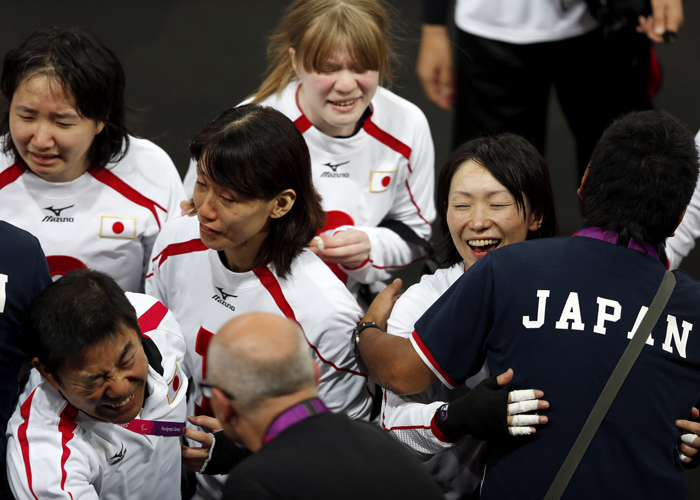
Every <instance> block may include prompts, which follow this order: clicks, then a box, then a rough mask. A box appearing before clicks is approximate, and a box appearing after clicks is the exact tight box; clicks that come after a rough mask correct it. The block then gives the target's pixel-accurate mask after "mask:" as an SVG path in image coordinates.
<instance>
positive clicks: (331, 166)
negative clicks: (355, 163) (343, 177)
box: [323, 160, 350, 172]
mask: <svg viewBox="0 0 700 500" xmlns="http://www.w3.org/2000/svg"><path fill="white" fill-rule="evenodd" d="M348 163H350V161H349V160H348V161H345V162H343V163H336V164H335V165H333V164H332V163H331V162H328V163H324V164H323V166H324V167H329V168H330V169H331V170H332V171H333V172H337V171H338V167H340V166H343V165H347V164H348Z"/></svg>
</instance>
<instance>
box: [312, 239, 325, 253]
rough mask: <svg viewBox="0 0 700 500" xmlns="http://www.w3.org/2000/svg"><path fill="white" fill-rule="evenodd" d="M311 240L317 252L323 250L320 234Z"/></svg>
mask: <svg viewBox="0 0 700 500" xmlns="http://www.w3.org/2000/svg"><path fill="white" fill-rule="evenodd" d="M313 241H315V242H316V247H317V248H318V251H319V252H323V240H322V239H321V237H320V236H314V239H313Z"/></svg>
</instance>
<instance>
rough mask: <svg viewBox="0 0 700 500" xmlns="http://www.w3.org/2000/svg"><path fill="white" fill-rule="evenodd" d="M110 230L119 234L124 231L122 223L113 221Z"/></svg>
mask: <svg viewBox="0 0 700 500" xmlns="http://www.w3.org/2000/svg"><path fill="white" fill-rule="evenodd" d="M112 232H114V234H121V233H123V232H124V224H122V223H121V222H115V223H114V225H113V226H112Z"/></svg>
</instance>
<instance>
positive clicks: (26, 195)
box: [0, 28, 184, 291]
mask: <svg viewBox="0 0 700 500" xmlns="http://www.w3.org/2000/svg"><path fill="white" fill-rule="evenodd" d="M0 85H1V87H2V93H3V97H4V103H3V104H4V109H3V113H2V114H0V148H1V149H2V153H0V194H1V195H2V197H3V201H4V203H3V204H2V205H1V206H0V219H3V220H6V221H9V222H11V223H13V224H15V225H16V226H19V227H21V228H23V229H26V230H28V231H29V232H31V233H33V234H34V235H35V236H36V237H37V238H38V239H39V241H40V242H41V245H42V247H43V248H44V251H45V253H46V256H47V260H48V262H49V270H50V271H51V274H52V276H53V277H54V278H57V277H60V276H63V275H64V274H66V273H67V272H69V271H71V270H73V269H82V268H85V267H86V266H90V267H92V268H96V269H100V270H103V271H105V272H107V273H109V274H110V275H112V276H113V277H114V278H115V279H116V280H117V282H118V283H119V285H120V286H122V287H123V288H124V289H126V290H133V291H140V290H143V286H144V285H143V281H144V276H145V271H146V269H147V262H148V257H149V255H150V251H151V247H152V245H153V242H154V241H155V237H156V235H157V234H158V231H159V230H160V226H161V224H162V223H163V222H164V221H165V220H166V219H167V218H168V217H169V216H170V215H171V214H172V213H177V211H178V205H179V202H180V201H181V200H182V199H184V191H183V189H182V184H181V182H180V177H179V174H178V173H177V170H176V169H175V166H174V165H173V163H172V161H171V160H170V158H168V156H167V155H166V154H165V152H164V151H162V150H161V149H160V148H158V146H156V145H155V144H153V143H151V142H149V141H147V140H144V139H139V138H136V137H132V136H130V135H129V133H128V130H127V128H126V124H125V108H126V105H125V103H124V85H125V76H124V71H123V69H122V66H121V64H120V63H119V60H118V59H117V57H116V55H115V54H114V53H113V52H112V51H111V50H109V49H108V48H107V47H105V46H104V45H103V44H102V42H101V41H100V40H99V39H98V38H97V37H96V36H95V35H94V34H92V33H90V32H88V31H86V30H83V29H80V28H69V29H60V28H53V29H49V30H38V31H36V32H34V33H32V35H31V36H30V37H29V38H27V40H25V42H24V43H23V44H22V45H21V46H20V47H18V48H16V49H13V50H11V51H9V52H8V53H7V54H6V56H5V59H4V62H3V68H2V77H1V78H0ZM18 206H19V207H22V210H17V207H18ZM67 233H69V234H70V235H71V237H70V238H66V234H67Z"/></svg>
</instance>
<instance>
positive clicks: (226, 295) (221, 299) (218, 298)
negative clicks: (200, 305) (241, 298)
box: [211, 286, 238, 311]
mask: <svg viewBox="0 0 700 500" xmlns="http://www.w3.org/2000/svg"><path fill="white" fill-rule="evenodd" d="M214 288H216V289H217V290H218V291H219V293H220V294H221V295H212V297H211V298H212V299H214V300H215V301H217V302H218V303H219V304H221V305H222V306H226V307H227V308H229V309H231V310H232V311H235V310H236V308H235V307H234V306H233V304H229V303H228V302H227V300H226V299H228V298H229V297H233V298H234V299H235V298H236V297H238V295H233V294H232V293H226V292H224V289H223V288H220V287H218V286H215V287H214Z"/></svg>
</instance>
